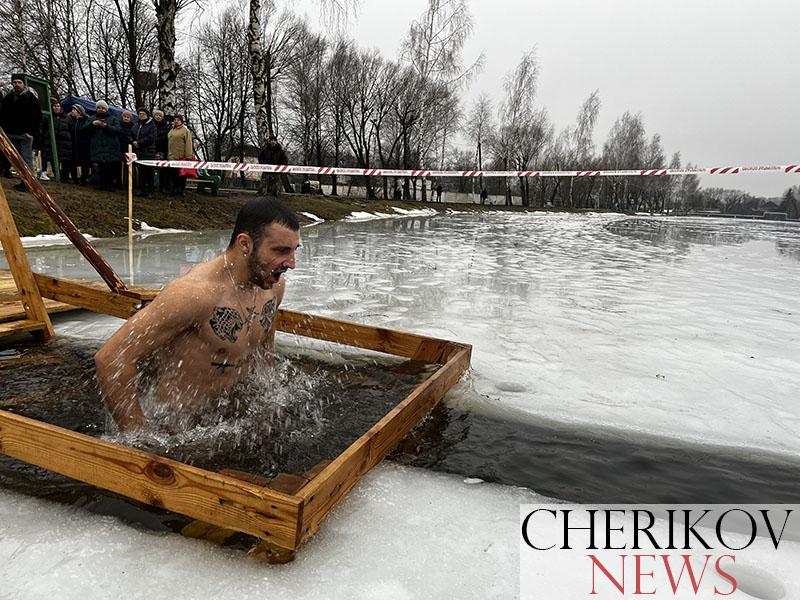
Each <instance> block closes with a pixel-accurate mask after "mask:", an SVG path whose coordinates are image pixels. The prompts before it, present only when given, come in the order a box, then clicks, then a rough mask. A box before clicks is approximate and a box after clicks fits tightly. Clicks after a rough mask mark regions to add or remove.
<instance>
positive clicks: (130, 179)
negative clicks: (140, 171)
mask: <svg viewBox="0 0 800 600" xmlns="http://www.w3.org/2000/svg"><path fill="white" fill-rule="evenodd" d="M128 154H133V146H131V145H130V144H128ZM126 161H127V157H126ZM140 185H141V184H140ZM128 273H130V277H129V279H130V282H131V285H133V163H132V162H128Z"/></svg>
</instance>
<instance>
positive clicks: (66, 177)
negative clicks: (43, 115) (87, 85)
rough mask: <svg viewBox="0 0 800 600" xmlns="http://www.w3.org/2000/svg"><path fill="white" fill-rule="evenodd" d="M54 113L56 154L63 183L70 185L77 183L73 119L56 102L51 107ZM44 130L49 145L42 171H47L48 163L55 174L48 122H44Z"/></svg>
mask: <svg viewBox="0 0 800 600" xmlns="http://www.w3.org/2000/svg"><path fill="white" fill-rule="evenodd" d="M50 110H51V112H52V113H53V131H54V133H55V137H56V154H57V159H56V160H58V164H59V167H60V168H61V181H63V182H65V183H70V182H72V181H76V179H77V178H76V177H75V166H74V164H73V163H72V134H71V133H70V125H71V120H72V117H70V116H69V115H65V114H64V109H63V108H61V103H60V102H58V101H54V102H53V104H52V106H51V107H50ZM42 130H43V135H44V137H45V139H46V140H47V143H45V145H44V153H43V154H44V155H43V158H42V171H47V163H50V165H51V166H52V169H53V173H55V162H54V160H53V150H52V146H51V144H50V131H49V127H48V122H47V120H46V119H45V120H43V121H42Z"/></svg>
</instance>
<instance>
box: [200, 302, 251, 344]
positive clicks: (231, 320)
mask: <svg viewBox="0 0 800 600" xmlns="http://www.w3.org/2000/svg"><path fill="white" fill-rule="evenodd" d="M208 324H209V325H211V329H212V330H213V331H214V333H216V334H217V336H218V337H219V338H220V339H223V340H226V341H228V342H231V343H233V342H235V341H236V337H237V336H238V334H239V332H240V331H241V330H242V327H243V326H244V320H243V319H242V315H240V314H239V311H237V310H236V309H234V308H229V307H227V306H216V307H214V312H213V313H212V314H211V319H210V320H209V321H208Z"/></svg>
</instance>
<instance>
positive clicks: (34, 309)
mask: <svg viewBox="0 0 800 600" xmlns="http://www.w3.org/2000/svg"><path fill="white" fill-rule="evenodd" d="M3 135H5V134H3ZM0 243H1V244H2V246H3V252H4V253H5V257H6V262H8V267H9V269H10V270H11V275H12V276H13V278H14V283H15V285H16V287H17V290H18V291H19V294H20V296H21V300H22V307H23V309H24V310H25V316H26V317H27V318H28V320H31V321H36V322H38V323H40V324H41V326H40V327H37V328H35V329H29V331H37V332H38V335H39V336H40V337H41V338H43V339H45V340H48V339H50V338H52V337H54V336H55V332H54V331H53V324H52V323H51V322H50V315H48V314H47V310H46V309H45V307H44V303H43V302H42V296H41V294H40V293H39V288H38V287H36V283H35V282H34V279H33V273H32V272H31V265H30V263H29V262H28V256H27V255H26V254H25V249H24V248H23V247H22V241H21V240H20V239H19V231H18V230H17V224H16V223H15V222H14V217H13V216H12V215H11V209H10V208H9V206H8V200H7V199H6V193H5V191H4V190H3V186H2V184H0Z"/></svg>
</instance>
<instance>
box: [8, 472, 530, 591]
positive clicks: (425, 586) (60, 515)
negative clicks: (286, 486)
mask: <svg viewBox="0 0 800 600" xmlns="http://www.w3.org/2000/svg"><path fill="white" fill-rule="evenodd" d="M537 499H538V497H537V496H535V495H534V494H533V493H532V492H530V491H529V490H523V489H514V488H509V487H503V486H497V485H490V484H483V485H467V484H464V483H463V482H462V478H461V477H458V476H451V475H442V474H436V473H431V472H427V471H422V470H417V469H410V468H406V467H400V466H397V465H393V464H388V463H386V464H382V465H379V466H378V467H376V468H375V469H373V471H372V472H371V473H369V474H368V475H367V477H366V478H365V479H364V481H363V482H362V483H360V484H359V485H358V486H356V488H355V489H354V490H353V491H352V492H350V494H349V495H348V496H347V497H346V498H345V500H344V501H343V502H342V504H341V505H340V506H339V507H337V508H336V509H335V510H334V511H333V513H331V515H330V516H329V518H328V519H327V520H326V521H325V525H324V526H323V527H322V529H321V530H320V532H319V533H318V534H317V535H316V536H314V537H313V538H312V539H311V541H310V542H309V543H308V544H307V545H306V546H304V547H303V549H302V551H301V552H300V553H298V555H297V558H296V560H295V561H294V562H293V563H290V564H288V565H282V566H280V565H279V566H270V565H266V564H263V563H259V562H256V561H254V560H251V559H248V558H247V557H246V556H245V555H244V554H243V553H242V552H241V551H236V550H226V549H222V548H219V547H217V546H213V545H211V544H210V543H207V542H200V541H195V540H188V539H184V538H182V537H181V536H179V535H175V534H169V535H163V534H154V533H151V532H147V531H141V530H138V529H135V528H133V527H130V526H127V525H124V524H122V523H120V522H118V521H117V520H116V519H113V518H109V517H98V516H93V515H88V514H86V513H83V512H82V511H80V510H75V509H70V508H64V507H61V506H58V505H53V504H51V503H48V502H45V501H42V500H37V499H32V498H30V497H27V496H22V495H19V494H16V493H12V492H8V491H3V490H0V559H2V560H0V582H2V588H0V597H2V598H25V599H28V598H30V599H38V598H50V597H53V593H55V592H56V590H57V596H56V597H58V598H59V599H63V600H68V599H73V598H74V599H94V598H98V599H99V598H110V597H112V596H113V597H123V598H126V599H130V600H134V599H137V598H142V599H146V600H150V599H152V598H175V599H176V600H177V599H189V598H231V599H236V600H242V599H244V598H298V599H299V598H309V599H314V600H323V599H328V598H330V599H345V598H347V599H363V600H368V599H369V600H372V599H373V598H382V599H386V600H406V599H407V600H417V599H421V598H431V599H440V598H482V599H490V598H497V599H503V600H507V599H508V598H513V597H514V596H515V595H516V593H517V592H516V590H517V588H518V587H519V567H518V559H517V558H516V556H515V552H516V543H517V535H518V534H517V530H518V522H519V505H520V504H522V503H529V502H535V501H537Z"/></svg>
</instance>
